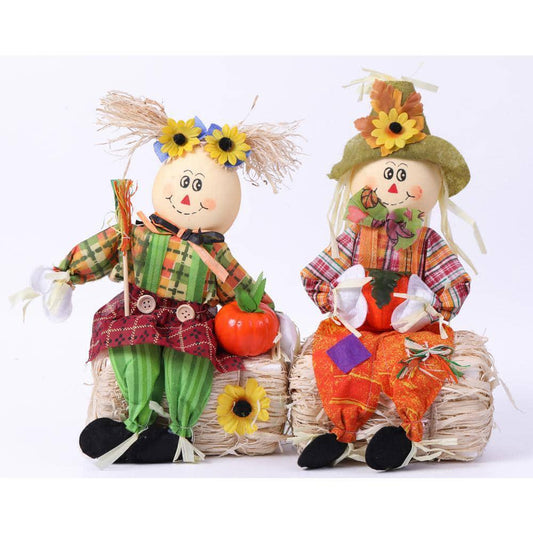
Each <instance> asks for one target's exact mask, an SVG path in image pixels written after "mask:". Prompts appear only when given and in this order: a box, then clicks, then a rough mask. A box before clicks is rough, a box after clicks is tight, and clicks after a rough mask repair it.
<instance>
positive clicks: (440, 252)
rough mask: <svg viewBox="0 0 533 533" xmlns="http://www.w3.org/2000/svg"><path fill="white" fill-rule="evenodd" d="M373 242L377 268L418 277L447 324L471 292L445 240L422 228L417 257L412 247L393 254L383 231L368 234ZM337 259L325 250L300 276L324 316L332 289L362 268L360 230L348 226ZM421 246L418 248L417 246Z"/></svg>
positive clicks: (327, 249)
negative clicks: (351, 269)
mask: <svg viewBox="0 0 533 533" xmlns="http://www.w3.org/2000/svg"><path fill="white" fill-rule="evenodd" d="M371 231H372V232H375V233H374V237H375V238H376V241H375V242H376V246H375V255H376V257H375V261H376V263H377V265H378V266H379V268H382V269H385V270H392V271H395V272H407V273H411V274H418V275H419V276H420V277H421V278H422V280H423V281H424V282H425V283H426V285H427V286H428V287H429V288H430V289H431V290H432V291H433V293H434V294H435V297H434V301H433V302H432V305H433V307H434V308H435V309H436V310H437V311H438V312H439V313H441V314H442V315H443V317H444V319H445V320H450V319H451V318H453V317H454V316H455V315H457V313H458V312H459V310H460V308H461V306H462V305H463V302H464V300H465V299H466V297H467V296H468V293H469V292H470V276H469V275H468V274H467V273H466V271H465V270H464V268H463V266H462V265H461V263H460V262H459V260H458V259H457V256H456V255H455V254H454V253H453V252H452V251H451V250H450V248H449V247H448V245H447V244H446V242H445V241H444V239H443V238H442V237H441V236H440V235H439V234H438V233H437V232H436V231H434V230H433V229H431V228H427V227H424V228H421V230H420V235H419V237H418V239H423V240H422V241H421V242H417V243H416V244H417V245H418V248H419V249H420V253H419V254H414V253H413V251H412V249H413V248H415V245H412V246H411V247H409V248H407V249H405V250H396V249H395V248H394V245H393V243H392V242H391V241H390V239H389V238H388V236H387V234H386V231H385V228H376V229H372V230H371ZM337 243H338V247H339V258H337V259H334V258H333V256H332V254H331V247H328V248H326V249H325V250H324V251H323V252H321V253H320V254H319V256H318V257H316V258H315V259H314V260H313V261H311V263H309V264H308V265H307V266H306V267H305V268H304V269H303V270H302V272H301V278H302V282H303V285H304V288H305V290H306V291H307V293H308V294H309V296H310V297H311V299H312V300H313V301H314V302H315V303H316V304H317V305H318V307H319V308H320V310H321V311H322V312H323V313H327V312H331V311H332V289H333V288H334V287H335V286H336V280H337V278H338V277H339V276H340V275H341V274H342V273H343V272H344V271H345V270H347V269H348V268H349V267H351V266H353V265H356V264H358V263H361V264H363V266H364V267H365V268H368V265H365V264H364V262H365V260H364V259H363V257H362V246H361V226H359V225H350V226H349V227H347V228H346V230H345V231H344V232H343V233H342V234H341V235H340V236H339V237H338V238H337ZM420 245H421V246H420Z"/></svg>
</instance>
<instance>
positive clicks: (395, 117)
mask: <svg viewBox="0 0 533 533" xmlns="http://www.w3.org/2000/svg"><path fill="white" fill-rule="evenodd" d="M378 117H379V118H376V119H374V120H372V124H373V125H374V126H375V128H376V129H374V130H373V131H372V133H371V135H372V137H375V138H376V145H377V146H381V155H388V154H390V153H392V152H394V151H396V150H399V149H400V148H403V147H404V146H405V145H406V144H408V143H409V141H411V142H412V140H413V139H414V138H415V137H416V136H419V134H420V130H419V129H417V128H416V125H417V124H416V120H414V119H410V118H409V116H408V115H407V113H405V112H404V113H398V110H397V109H396V108H394V107H393V108H392V109H391V110H390V111H389V113H388V114H387V113H385V112H384V111H380V112H379V116H378ZM424 136H425V135H424ZM417 140H418V139H417Z"/></svg>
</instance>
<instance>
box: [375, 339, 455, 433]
mask: <svg viewBox="0 0 533 533" xmlns="http://www.w3.org/2000/svg"><path fill="white" fill-rule="evenodd" d="M447 331H448V336H449V338H448V339H446V340H445V341H443V340H442V339H441V337H440V335H439V334H438V333H435V332H432V331H419V332H416V333H409V334H401V333H391V334H388V335H386V336H384V337H382V339H381V342H380V343H379V346H378V353H377V357H378V360H379V361H380V366H381V367H382V368H384V370H385V371H386V372H387V374H388V379H384V380H383V385H384V392H385V394H387V395H388V396H389V397H390V398H391V399H392V401H393V402H394V405H395V406H396V410H397V411H398V414H399V415H400V418H401V419H402V427H403V428H404V430H405V432H406V434H407V436H408V437H409V439H411V440H412V441H415V442H419V441H421V440H422V438H423V434H424V426H423V424H422V418H423V416H424V414H425V413H426V411H427V410H428V409H429V407H430V406H431V404H432V403H433V402H434V401H435V398H436V397H437V395H438V394H439V392H440V390H441V388H442V386H443V384H444V383H445V382H446V380H447V378H448V376H449V370H448V367H447V365H446V363H445V362H444V361H443V360H442V359H440V358H439V357H435V356H432V357H429V358H428V359H427V360H426V361H424V362H423V363H421V365H420V368H419V369H418V370H416V371H415V372H414V373H413V375H412V376H406V377H403V378H401V379H400V378H398V377H397V375H398V372H400V370H401V369H402V367H403V364H402V360H405V358H406V353H405V337H407V336H408V337H409V338H410V339H412V340H413V341H415V342H416V343H418V344H420V345H422V346H424V345H425V344H426V343H427V345H428V346H436V345H439V344H446V345H450V346H453V332H452V330H451V329H448V330H447Z"/></svg>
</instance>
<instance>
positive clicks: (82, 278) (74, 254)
mask: <svg viewBox="0 0 533 533" xmlns="http://www.w3.org/2000/svg"><path fill="white" fill-rule="evenodd" d="M119 242H120V233H119V232H118V227H117V226H111V227H109V228H107V229H105V230H104V231H101V232H100V233H97V234H96V235H93V236H92V237H89V238H88V239H87V240H85V241H83V242H80V243H79V244H77V245H76V246H75V247H74V248H73V249H72V250H71V251H70V253H69V254H68V255H67V257H65V259H63V261H61V263H60V264H59V266H58V267H57V268H58V269H59V270H61V271H63V272H66V271H67V270H68V271H69V272H70V281H71V282H72V283H74V284H77V285H80V284H82V283H86V282H87V281H93V280H95V279H100V278H103V277H104V276H106V275H107V274H109V273H110V272H111V270H112V269H113V267H114V266H115V265H116V263H117V261H118V245H119Z"/></svg>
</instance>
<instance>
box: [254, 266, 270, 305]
mask: <svg viewBox="0 0 533 533" xmlns="http://www.w3.org/2000/svg"><path fill="white" fill-rule="evenodd" d="M265 287H266V279H265V278H264V276H263V273H262V272H261V274H259V277H258V278H257V281H256V282H255V283H254V284H253V285H252V289H251V291H250V292H251V296H252V298H253V300H254V302H256V303H257V305H259V304H260V303H261V299H262V298H263V295H264V294H265Z"/></svg>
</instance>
